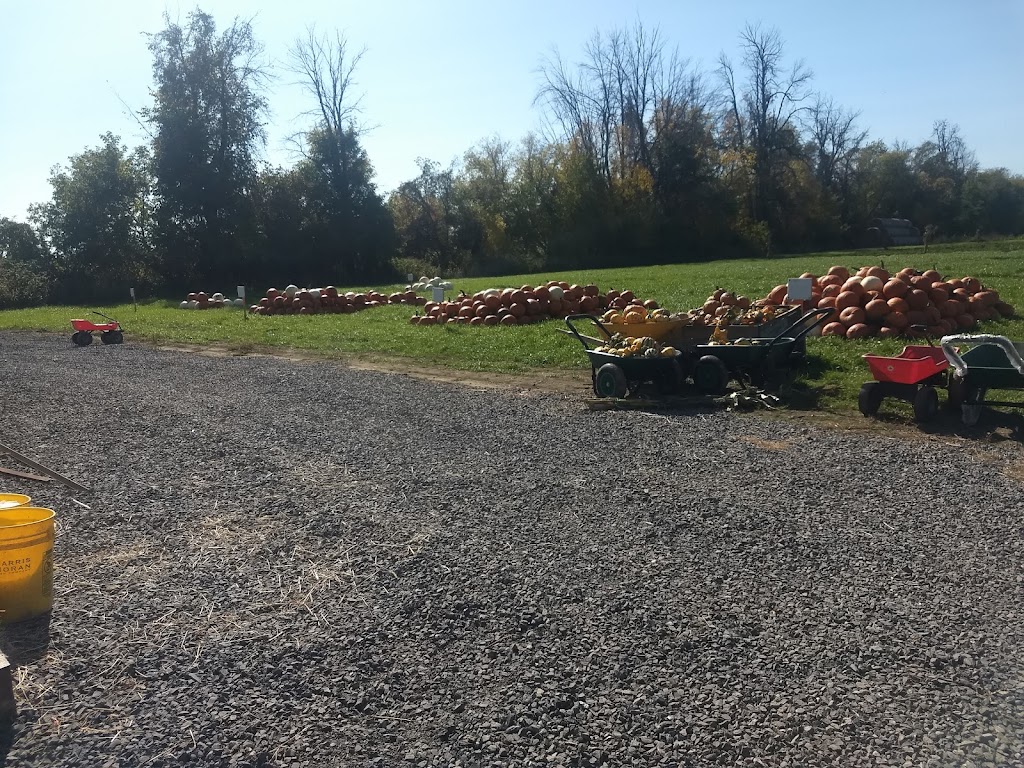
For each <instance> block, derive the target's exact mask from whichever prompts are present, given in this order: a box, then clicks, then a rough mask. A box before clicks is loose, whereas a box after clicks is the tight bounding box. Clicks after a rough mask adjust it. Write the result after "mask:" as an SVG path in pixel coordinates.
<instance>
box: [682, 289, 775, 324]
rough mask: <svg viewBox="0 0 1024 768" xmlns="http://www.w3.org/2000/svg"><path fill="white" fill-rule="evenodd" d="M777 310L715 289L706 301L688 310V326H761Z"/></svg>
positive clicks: (730, 292)
mask: <svg viewBox="0 0 1024 768" xmlns="http://www.w3.org/2000/svg"><path fill="white" fill-rule="evenodd" d="M778 312H779V309H778V307H776V306H773V305H771V304H765V303H764V302H752V301H751V300H750V299H749V298H747V297H746V296H741V295H739V294H736V293H733V292H732V291H727V290H724V289H722V288H717V289H716V290H715V291H714V293H712V294H711V295H710V296H708V298H707V301H705V302H704V304H703V305H701V306H700V307H698V308H697V309H693V310H690V312H689V315H690V325H697V326H701V325H704V326H722V325H761V324H762V323H766V322H768V321H769V320H771V319H773V318H774V317H775V315H776V314H778Z"/></svg>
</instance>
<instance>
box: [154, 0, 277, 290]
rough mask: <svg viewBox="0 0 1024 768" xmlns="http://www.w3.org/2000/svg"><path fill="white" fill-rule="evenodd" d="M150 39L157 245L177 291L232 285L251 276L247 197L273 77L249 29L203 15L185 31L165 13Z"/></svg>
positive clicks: (252, 226)
mask: <svg viewBox="0 0 1024 768" xmlns="http://www.w3.org/2000/svg"><path fill="white" fill-rule="evenodd" d="M164 18H165V24H166V26H165V28H164V29H163V30H162V31H160V32H158V33H156V34H154V35H151V36H150V39H149V48H150V51H151V53H152V54H153V79H154V84H155V87H154V90H153V96H154V102H153V105H152V107H149V108H147V109H146V110H144V111H143V114H144V116H145V117H146V118H147V119H148V121H149V123H150V124H151V126H152V127H153V130H154V136H153V168H154V174H155V177H156V190H155V191H156V201H157V208H156V238H157V243H158V245H159V249H160V253H161V256H162V264H161V266H162V269H163V272H164V275H165V277H166V278H167V280H168V281H169V282H171V283H172V284H175V285H177V286H179V287H181V286H182V285H185V284H187V283H188V281H196V282H195V284H196V285H203V284H205V285H223V284H229V285H233V284H234V281H236V279H242V278H244V277H246V276H247V267H246V261H247V257H248V254H249V253H250V251H251V249H252V247H253V242H254V239H255V234H256V222H255V211H254V209H253V206H252V201H251V199H250V196H249V193H250V191H251V190H252V188H253V186H254V184H255V182H256V177H257V170H256V155H257V152H258V150H259V149H260V148H261V146H262V144H263V142H264V131H263V122H262V120H263V117H264V115H265V113H266V99H265V97H264V95H263V91H262V89H263V88H264V86H265V84H266V80H267V71H266V69H265V67H264V65H263V64H262V63H261V61H260V58H261V55H262V47H261V45H260V44H259V42H258V41H257V40H256V39H255V37H254V36H253V31H252V27H251V25H250V23H249V22H247V21H241V20H238V19H236V20H235V21H234V22H233V23H232V24H231V26H230V27H228V28H227V29H226V30H224V31H223V32H222V33H220V34H218V33H217V29H216V24H215V23H214V20H213V17H212V16H210V15H209V14H207V13H203V12H202V11H199V10H196V11H194V12H192V13H190V14H189V16H188V22H187V24H185V25H184V26H182V25H179V24H176V23H173V22H171V20H170V18H169V17H167V16H166V15H165V17H164Z"/></svg>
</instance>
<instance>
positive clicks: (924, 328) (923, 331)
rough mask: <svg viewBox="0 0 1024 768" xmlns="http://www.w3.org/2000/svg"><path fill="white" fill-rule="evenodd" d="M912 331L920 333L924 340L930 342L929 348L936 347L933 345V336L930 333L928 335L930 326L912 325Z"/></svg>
mask: <svg viewBox="0 0 1024 768" xmlns="http://www.w3.org/2000/svg"><path fill="white" fill-rule="evenodd" d="M910 330H912V331H916V332H917V333H920V334H921V335H922V336H924V340H925V341H927V342H928V346H929V347H934V346H935V345H934V344H933V343H932V335H931V334H930V333H928V326H927V325H912V326H910Z"/></svg>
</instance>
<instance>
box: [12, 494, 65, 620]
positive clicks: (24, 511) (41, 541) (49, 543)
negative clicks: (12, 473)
mask: <svg viewBox="0 0 1024 768" xmlns="http://www.w3.org/2000/svg"><path fill="white" fill-rule="evenodd" d="M53 516H54V512H53V510H52V509H44V508H42V507H10V508H8V509H0V622H2V623H4V624H10V623H13V622H16V621H24V620H25V619H32V618H35V617H36V616H41V615H43V614H44V613H47V612H48V611H50V610H51V609H52V608H53Z"/></svg>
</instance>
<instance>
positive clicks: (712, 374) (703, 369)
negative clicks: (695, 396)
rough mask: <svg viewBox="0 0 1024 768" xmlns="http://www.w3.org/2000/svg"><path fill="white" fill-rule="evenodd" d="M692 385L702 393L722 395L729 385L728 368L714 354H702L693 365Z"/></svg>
mask: <svg viewBox="0 0 1024 768" xmlns="http://www.w3.org/2000/svg"><path fill="white" fill-rule="evenodd" d="M693 386H694V387H696V388H697V391H698V392H700V393H701V394H704V395H714V396H718V395H724V394H725V393H726V390H727V389H728V387H729V369H728V368H726V367H725V363H723V362H722V361H721V360H720V359H719V358H717V357H715V356H714V355H704V357H702V358H701V359H700V360H698V361H697V364H696V365H695V366H693Z"/></svg>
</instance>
